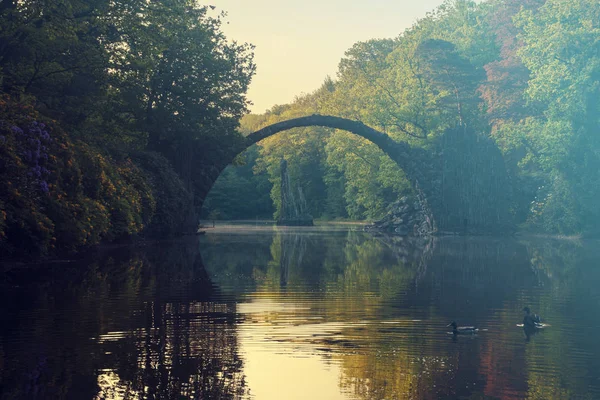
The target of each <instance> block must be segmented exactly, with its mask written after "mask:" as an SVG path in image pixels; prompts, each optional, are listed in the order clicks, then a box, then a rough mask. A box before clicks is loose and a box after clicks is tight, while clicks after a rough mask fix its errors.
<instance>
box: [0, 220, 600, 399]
mask: <svg viewBox="0 0 600 400" xmlns="http://www.w3.org/2000/svg"><path fill="white" fill-rule="evenodd" d="M598 244H599V243H598V242H591V241H565V240H562V241H561V240H545V239H544V240H542V239H535V240H529V239H493V238H437V239H431V240H425V239H419V240H417V239H410V240H409V239H406V238H399V237H385V236H379V237H376V236H373V235H370V234H365V233H363V232H360V231H359V230H357V229H353V228H352V226H341V227H340V226H337V227H331V226H329V227H320V228H297V229H276V228H272V227H254V226H236V227H233V226H230V227H227V226H222V227H217V228H216V229H212V230H209V232H208V233H207V234H206V235H204V236H202V237H198V238H190V239H186V240H182V241H174V242H168V243H167V242H164V243H163V242H161V243H150V244H147V245H145V246H136V247H131V248H115V249H112V250H103V251H101V252H98V253H95V254H93V255H90V256H89V257H88V259H87V260H82V261H79V262H72V263H54V264H50V265H47V266H45V267H44V268H43V269H38V270H34V271H32V270H31V269H23V268H12V269H9V270H8V271H5V272H4V273H2V274H1V277H0V290H1V294H0V297H1V298H0V300H1V303H0V398H2V399H84V400H86V399H257V400H262V399H265V400H271V399H273V400H275V399H277V400H279V399H369V400H370V399H600V345H599V344H598V335H599V333H600V291H599V290H598V288H599V283H600V264H599V261H600V247H599V246H598ZM524 306H530V307H531V308H532V309H533V310H534V311H536V312H537V313H539V314H541V315H542V317H543V318H544V320H545V322H547V323H549V324H550V325H551V326H550V327H548V328H546V329H544V330H543V331H540V332H538V333H537V334H534V335H531V336H530V337H527V336H526V335H525V334H524V332H523V330H522V329H521V328H519V327H517V326H516V324H518V323H520V322H521V320H522V318H523V314H522V312H521V309H522V308H523V307H524ZM452 320H456V321H457V322H458V323H459V325H460V324H468V325H476V326H478V327H480V328H481V329H482V331H481V332H479V334H478V335H476V336H466V337H463V336H459V337H454V336H453V335H451V334H448V330H449V328H446V325H447V324H448V323H449V322H451V321H452Z"/></svg>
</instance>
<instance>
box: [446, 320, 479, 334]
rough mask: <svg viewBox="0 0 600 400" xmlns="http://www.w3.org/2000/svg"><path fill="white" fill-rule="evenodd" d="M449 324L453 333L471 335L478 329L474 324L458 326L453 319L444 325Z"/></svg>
mask: <svg viewBox="0 0 600 400" xmlns="http://www.w3.org/2000/svg"><path fill="white" fill-rule="evenodd" d="M449 326H451V327H452V333H453V334H455V335H473V334H475V333H477V332H479V329H478V328H475V327H474V326H458V325H456V322H454V321H452V322H451V323H449V324H448V325H447V326H446V327H449Z"/></svg>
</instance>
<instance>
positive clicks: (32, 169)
mask: <svg viewBox="0 0 600 400" xmlns="http://www.w3.org/2000/svg"><path fill="white" fill-rule="evenodd" d="M0 142H1V143H0V155H1V157H0V159H1V160H2V162H1V163H0V198H1V199H2V202H1V203H0V216H1V218H0V239H1V240H0V253H2V254H5V255H7V254H8V255H14V256H16V255H22V254H27V255H31V256H45V255H48V254H52V253H55V252H56V251H68V252H71V251H76V250H78V249H81V248H83V247H88V246H92V245H96V244H98V243H100V242H101V241H102V240H115V239H122V238H125V237H129V236H132V235H135V234H138V233H140V232H141V231H142V230H143V229H144V228H145V227H146V226H148V225H149V224H150V223H151V221H152V222H153V223H154V224H156V225H160V227H161V229H164V230H169V229H170V230H175V229H176V228H175V227H176V226H178V221H177V220H175V221H173V220H170V219H169V218H175V217H174V216H179V218H181V210H182V209H185V207H186V206H189V193H187V192H186V191H185V189H184V188H183V185H182V184H181V181H180V180H179V178H178V177H177V175H175V173H174V172H173V171H172V169H171V167H170V166H169V164H168V162H167V161H166V160H165V159H164V158H162V157H160V156H157V155H151V154H150V155H139V156H138V159H139V160H141V161H140V165H143V166H144V167H145V169H144V170H142V169H141V168H140V167H138V166H137V165H136V164H135V163H134V162H133V161H132V160H131V159H130V158H128V157H127V158H119V157H111V156H110V155H109V154H107V153H106V152H104V151H101V150H99V149H98V148H95V147H92V146H90V145H88V144H86V143H83V142H81V141H72V140H71V139H70V138H69V137H68V135H67V134H66V132H64V131H63V130H62V129H61V127H60V126H59V125H58V124H57V123H56V122H53V121H48V120H46V119H44V118H42V117H40V116H39V115H38V114H37V113H36V112H35V111H34V110H33V108H32V107H31V106H27V105H24V104H21V103H17V102H13V101H11V100H10V99H9V98H7V97H4V98H2V100H0ZM178 200H179V201H178ZM173 206H177V207H178V208H177V209H173V208H172V207H173ZM153 218H155V220H153Z"/></svg>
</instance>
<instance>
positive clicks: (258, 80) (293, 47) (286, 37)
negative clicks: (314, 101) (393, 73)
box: [210, 0, 443, 113]
mask: <svg viewBox="0 0 600 400" xmlns="http://www.w3.org/2000/svg"><path fill="white" fill-rule="evenodd" d="M442 2H443V0H420V1H414V0H369V1H365V0H345V1H344V0H303V1H288V0H279V1H277V0H213V1H211V2H210V4H213V5H215V6H216V7H217V8H218V9H219V10H225V11H227V13H228V16H227V19H226V21H227V22H229V23H228V24H227V23H226V24H224V25H223V31H224V32H225V34H226V35H227V37H228V38H230V39H233V40H236V41H238V42H249V43H252V44H254V45H255V46H256V50H255V62H256V64H257V73H256V75H255V77H254V80H253V82H252V85H251V86H250V90H249V92H248V97H249V98H250V100H251V101H252V102H253V103H254V106H252V107H251V109H252V111H253V112H255V113H262V112H264V111H266V110H267V109H269V108H271V107H272V106H273V105H275V104H285V103H289V102H290V101H292V100H293V99H294V97H295V96H297V95H300V94H302V93H310V92H312V91H313V90H315V89H317V88H318V87H319V86H320V85H321V84H322V83H323V80H324V79H325V77H326V76H327V75H330V76H331V77H335V75H336V72H337V67H338V63H339V61H340V59H341V58H342V57H343V56H344V52H345V51H346V50H347V49H349V48H350V47H352V45H353V44H354V43H356V42H358V41H365V40H369V39H375V38H393V37H396V36H398V35H399V34H400V33H401V32H402V31H404V30H405V29H406V28H408V27H410V26H412V25H413V24H414V23H415V22H416V21H417V20H418V19H419V18H422V17H424V16H425V14H426V13H427V12H429V11H432V10H433V9H434V8H436V7H437V6H439V5H440V4H442Z"/></svg>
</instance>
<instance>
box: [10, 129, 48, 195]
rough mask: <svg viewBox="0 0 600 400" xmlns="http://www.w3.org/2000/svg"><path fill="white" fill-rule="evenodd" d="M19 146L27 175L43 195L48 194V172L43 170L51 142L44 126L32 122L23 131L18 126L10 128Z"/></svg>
mask: <svg viewBox="0 0 600 400" xmlns="http://www.w3.org/2000/svg"><path fill="white" fill-rule="evenodd" d="M10 129H11V130H12V131H13V133H14V134H15V136H16V138H17V140H18V141H19V143H20V144H21V154H20V155H21V157H22V159H23V160H24V161H25V162H26V163H27V165H28V166H29V170H28V171H27V175H28V176H29V177H30V178H31V179H32V181H33V182H35V184H36V185H37V187H38V189H39V190H41V191H42V192H43V193H48V191H49V188H48V182H46V177H47V176H48V174H49V172H50V171H48V169H46V168H45V164H46V162H47V161H48V146H47V144H48V143H49V142H50V141H51V140H52V139H51V138H50V134H49V133H48V131H47V130H46V125H44V124H43V123H39V122H37V121H32V122H31V123H30V124H29V125H28V126H27V128H26V129H25V130H23V129H21V128H19V127H18V126H11V128H10Z"/></svg>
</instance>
